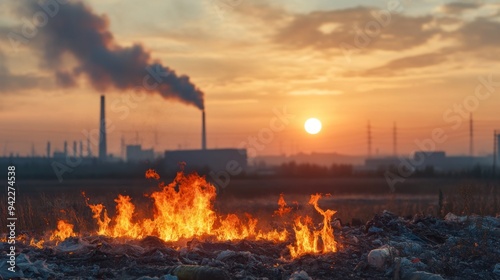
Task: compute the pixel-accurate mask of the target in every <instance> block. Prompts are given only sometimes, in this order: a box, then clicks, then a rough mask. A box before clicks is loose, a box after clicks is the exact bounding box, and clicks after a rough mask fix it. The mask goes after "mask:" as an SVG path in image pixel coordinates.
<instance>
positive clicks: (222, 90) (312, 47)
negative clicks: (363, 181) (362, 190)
mask: <svg viewBox="0 0 500 280" xmlns="http://www.w3.org/2000/svg"><path fill="white" fill-rule="evenodd" d="M495 2H496V1H479V2H476V1H462V2H456V1H454V2H453V1H431V0H429V1H396V0H391V1H327V0H324V1H320V0H315V1H285V0H279V1H278V0H275V1H250V0H239V1H226V0H202V1H182V2H181V1H173V0H172V1H167V0H165V1H149V2H146V3H139V2H137V1H131V0H130V1H97V0H92V1H90V0H89V1H84V3H85V5H86V6H87V7H88V8H89V9H90V10H92V12H93V13H94V14H96V15H98V16H103V17H104V16H105V17H107V19H108V22H109V29H110V32H111V33H112V34H113V36H114V40H115V42H116V44H119V45H120V46H123V47H127V46H132V45H133V44H140V45H142V46H143V47H144V48H145V49H146V50H147V51H148V52H149V53H150V55H151V57H152V59H154V60H157V61H160V62H161V63H162V64H163V65H167V66H168V67H170V68H172V69H174V70H175V71H176V72H177V73H179V74H185V75H188V76H189V77H190V80H191V81H192V82H193V83H194V84H195V85H196V86H197V87H198V88H199V89H201V90H202V91H203V92H204V94H205V107H206V114H207V132H208V147H209V148H215V147H218V148H222V147H238V146H241V145H242V143H244V142H247V141H248V137H259V132H260V131H262V130H263V129H267V128H269V122H270V121H271V120H272V119H273V118H274V117H275V114H274V113H273V110H275V109H278V110H283V108H285V107H286V111H287V112H289V113H290V114H292V115H294V116H295V117H294V118H292V119H290V123H289V124H287V125H286V126H285V128H284V130H283V131H279V132H275V133H274V134H273V139H272V141H270V143H267V144H265V145H264V148H263V149H262V150H261V151H259V155H266V154H278V153H286V154H290V153H294V152H299V151H303V152H339V153H343V154H356V155H363V154H366V153H367V147H366V125H367V122H368V121H370V122H371V125H372V135H373V152H374V153H375V152H376V151H377V150H378V152H379V154H390V153H392V126H393V123H394V122H397V127H398V142H399V143H398V151H399V152H400V153H402V154H407V153H411V152H412V151H414V150H415V149H416V148H417V147H416V146H415V140H419V139H420V140H421V139H425V138H427V137H430V135H431V133H432V130H433V129H435V128H443V129H444V130H445V131H446V133H447V135H448V136H449V137H448V140H447V141H446V142H445V143H443V144H441V145H439V146H438V149H442V150H446V151H447V152H449V153H451V154H466V153H468V150H469V144H468V143H469V139H468V115H469V113H471V112H472V113H473V115H474V119H475V120H476V122H475V126H476V129H475V152H476V154H480V155H484V154H488V153H491V150H492V148H491V146H492V133H493V129H495V128H497V129H500V117H499V116H498V108H499V105H500V94H499V93H500V71H498V70H500V67H499V65H500V64H499V62H500V61H499V59H500V48H499V47H500V4H498V3H496V4H495ZM118 3H119V4H118ZM227 3H232V4H227ZM391 5H395V6H391ZM0 10H1V11H5V12H6V14H4V15H2V16H1V17H0V18H1V19H0V33H1V38H2V39H1V40H0V87H2V88H1V89H0V98H1V102H0V131H2V133H1V134H0V154H1V155H3V153H4V152H7V153H9V152H15V153H20V154H27V153H29V152H30V151H31V147H32V145H34V147H35V151H36V153H37V154H42V153H44V151H45V145H46V143H47V141H52V143H53V147H54V148H53V149H58V150H61V149H62V146H63V144H62V143H63V141H64V140H68V141H69V142H72V141H80V140H84V138H85V137H84V136H83V134H82V129H95V128H97V127H98V118H99V115H98V113H99V95H100V94H102V93H105V95H106V97H107V105H108V106H107V113H108V117H109V119H110V120H111V121H112V122H113V124H114V129H113V130H112V131H109V136H108V151H110V152H111V153H113V154H115V155H119V154H120V139H121V138H122V137H123V138H124V139H125V142H126V143H135V142H136V141H139V142H140V143H142V144H143V146H145V147H154V148H155V150H157V151H163V150H165V149H177V148H179V147H180V148H199V147H200V145H201V136H200V131H201V122H200V120H201V112H200V111H199V109H197V108H196V107H195V106H192V105H186V104H183V103H180V102H177V101H176V100H167V99H165V98H162V97H161V96H159V95H155V94H149V95H147V96H146V98H145V99H144V100H141V101H140V102H133V103H129V104H128V105H126V107H127V108H128V109H130V110H129V113H128V114H127V115H126V116H124V115H123V111H120V112H117V110H113V109H112V107H111V104H115V105H116V106H117V107H119V105H125V104H127V103H126V102H125V101H124V100H123V99H122V98H128V97H130V96H132V94H133V92H132V91H121V90H118V89H113V88H108V89H107V90H106V92H100V91H99V90H96V89H95V87H93V86H92V85H91V84H90V83H89V80H88V78H87V77H86V76H84V75H80V76H78V78H77V85H76V86H73V87H69V88H68V87H61V86H59V85H58V84H57V83H56V82H55V78H54V73H52V72H51V69H50V68H47V67H48V66H47V65H44V61H43V59H42V58H41V55H40V53H41V50H40V48H39V45H37V44H36V43H35V42H36V39H37V38H36V36H42V35H41V34H43V28H44V27H41V28H42V30H41V31H40V33H39V34H38V35H35V37H34V38H33V39H30V40H28V42H24V43H22V44H21V45H19V46H18V47H16V48H13V46H12V42H11V41H10V40H9V34H11V32H22V24H23V19H22V16H21V15H20V13H19V6H14V5H13V4H12V3H5V2H2V3H1V4H0ZM2 13H3V12H2ZM57 16H58V15H55V17H57ZM49 20H51V19H50V18H49ZM370 28H371V29H370ZM75 36H76V35H75ZM62 64H63V65H62V66H58V67H66V68H68V69H69V68H71V67H74V66H75V64H76V62H75V59H74V58H73V57H72V56H71V54H64V59H63V61H62ZM481 79H482V80H483V83H481ZM488 79H491V80H492V81H493V82H491V81H490V82H489V84H490V86H489V87H488V86H487V84H488V82H486V83H485V82H484V81H485V80H486V81H487V80H488ZM497 81H498V82H497ZM478 87H480V88H481V89H479V93H483V94H484V95H483V96H485V95H486V94H488V93H489V94H488V96H486V97H484V98H481V99H479V98H478V97H477V94H478ZM488 89H489V91H488ZM476 101H477V104H475V103H474V102H476ZM464 102H465V103H466V106H465V109H464V112H465V113H464V116H466V117H462V116H460V117H457V116H459V113H457V112H458V111H457V112H455V111H456V110H457V108H456V107H455V106H456V105H460V104H464ZM467 102H469V103H467ZM471 102H472V103H471ZM467 108H469V109H467ZM448 110H452V111H451V112H447V111H448ZM443 115H447V117H446V118H445V117H443ZM309 117H316V118H318V119H320V120H321V121H322V122H323V130H322V131H321V132H320V133H319V134H317V135H308V134H307V133H306V132H305V131H304V129H303V123H304V122H305V120H306V119H307V118H309ZM459 120H463V124H462V125H461V126H459V127H456V128H455V127H453V124H455V122H457V121H459ZM136 135H138V139H137V137H136ZM96 152H97V149H96V148H94V153H96Z"/></svg>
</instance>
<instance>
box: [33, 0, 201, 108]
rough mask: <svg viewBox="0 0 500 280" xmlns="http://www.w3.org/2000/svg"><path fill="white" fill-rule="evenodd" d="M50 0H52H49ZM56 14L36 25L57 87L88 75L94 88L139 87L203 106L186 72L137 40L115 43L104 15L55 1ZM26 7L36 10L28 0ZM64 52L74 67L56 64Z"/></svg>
mask: <svg viewBox="0 0 500 280" xmlns="http://www.w3.org/2000/svg"><path fill="white" fill-rule="evenodd" d="M54 2H55V1H54ZM58 6H59V7H58V8H59V10H58V12H57V14H56V15H54V16H53V17H50V18H49V20H48V22H47V25H46V26H44V27H41V28H40V29H39V32H40V34H39V36H40V39H41V44H42V46H41V47H42V50H43V51H42V52H43V61H44V63H45V64H46V66H48V68H49V69H52V70H53V71H54V72H55V73H54V74H55V76H56V81H57V82H59V83H60V85H61V86H64V87H70V86H75V85H76V83H75V81H76V78H77V77H78V76H80V75H85V76H87V77H88V79H89V81H90V83H91V84H92V86H93V87H94V88H96V89H97V90H99V91H105V90H106V89H108V88H116V89H120V90H127V89H134V88H137V87H142V88H146V89H148V92H156V93H158V94H160V95H161V96H163V97H164V98H168V99H171V98H173V99H177V100H179V101H181V102H184V103H187V104H191V105H194V106H196V107H198V108H199V109H203V108H204V104H203V92H202V91H201V90H199V89H198V88H197V87H196V86H195V85H194V84H193V83H192V82H191V81H190V80H189V77H188V76H185V75H177V74H176V73H175V72H174V71H173V70H171V69H169V68H168V67H166V66H163V65H162V64H161V63H160V62H159V61H154V60H152V59H151V56H150V53H149V52H148V51H146V50H145V49H144V48H143V46H142V45H140V44H134V45H132V46H128V47H124V46H120V45H119V44H118V43H117V42H116V41H115V40H114V37H113V34H112V33H111V32H110V30H109V21H108V18H107V17H106V16H105V15H103V16H99V15H96V14H95V13H94V12H93V11H92V10H91V9H90V8H89V7H87V6H85V5H84V4H82V3H80V2H76V3H75V2H67V3H66V4H61V5H58ZM32 8H33V9H32V12H33V11H40V6H39V5H38V4H36V1H33V4H32ZM66 54H70V55H71V56H72V57H74V58H75V60H76V62H77V66H76V67H75V68H73V69H71V70H69V71H68V69H62V59H63V56H64V55H66Z"/></svg>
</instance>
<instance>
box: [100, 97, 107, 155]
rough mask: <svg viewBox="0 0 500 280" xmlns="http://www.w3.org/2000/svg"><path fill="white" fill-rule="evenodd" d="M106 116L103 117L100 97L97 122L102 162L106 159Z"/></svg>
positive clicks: (103, 112) (103, 111)
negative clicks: (99, 115) (99, 116)
mask: <svg viewBox="0 0 500 280" xmlns="http://www.w3.org/2000/svg"><path fill="white" fill-rule="evenodd" d="M106 147H107V145H106V116H105V99H104V95H101V118H100V121H99V159H100V160H102V161H104V160H106V157H107V151H106Z"/></svg>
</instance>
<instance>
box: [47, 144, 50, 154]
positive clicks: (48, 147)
mask: <svg viewBox="0 0 500 280" xmlns="http://www.w3.org/2000/svg"><path fill="white" fill-rule="evenodd" d="M47 158H50V141H49V142H47Z"/></svg>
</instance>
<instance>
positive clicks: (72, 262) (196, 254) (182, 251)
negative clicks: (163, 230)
mask: <svg viewBox="0 0 500 280" xmlns="http://www.w3.org/2000/svg"><path fill="white" fill-rule="evenodd" d="M331 225H332V227H333V228H334V235H335V240H336V241H337V242H338V243H337V245H338V251H337V252H331V253H318V254H305V255H301V256H299V257H292V255H291V254H290V248H288V247H287V244H286V243H284V242H272V241H264V240H260V241H249V240H241V241H228V242H221V241H217V240H200V239H192V240H190V241H188V242H187V243H184V244H179V243H168V242H165V241H163V240H161V239H159V238H158V237H153V236H148V237H145V238H143V239H132V240H125V239H123V238H111V237H106V236H84V237H69V238H67V239H65V240H64V241H62V242H59V243H58V244H57V245H55V244H54V245H50V244H45V245H44V246H38V247H37V246H33V245H29V242H24V243H21V244H18V243H16V249H17V253H18V254H17V256H16V267H15V268H16V269H15V272H11V271H9V270H7V266H8V264H7V251H8V248H9V246H10V245H9V244H7V242H3V243H2V247H1V251H2V255H1V265H0V275H1V277H0V279H9V278H16V277H18V278H28V279H142V280H147V279H163V280H165V279H168V280H173V279H179V280H184V279H186V280H191V279H203V280H211V279H217V280H224V279H246V280H251V279H294V280H299V279H300V280H303V279H402V280H405V279H427V280H437V279H500V217H480V216H456V215H453V214H451V213H450V214H448V215H446V217H445V218H444V219H440V218H436V217H431V216H420V215H416V216H414V217H411V218H403V217H399V216H397V215H394V214H392V213H390V212H388V211H384V212H383V213H380V214H378V215H375V217H374V218H373V219H372V220H370V221H368V222H367V223H366V224H364V225H357V224H356V225H355V224H345V225H344V224H342V223H341V222H340V220H334V221H332V223H331ZM39 247H41V248H39Z"/></svg>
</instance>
